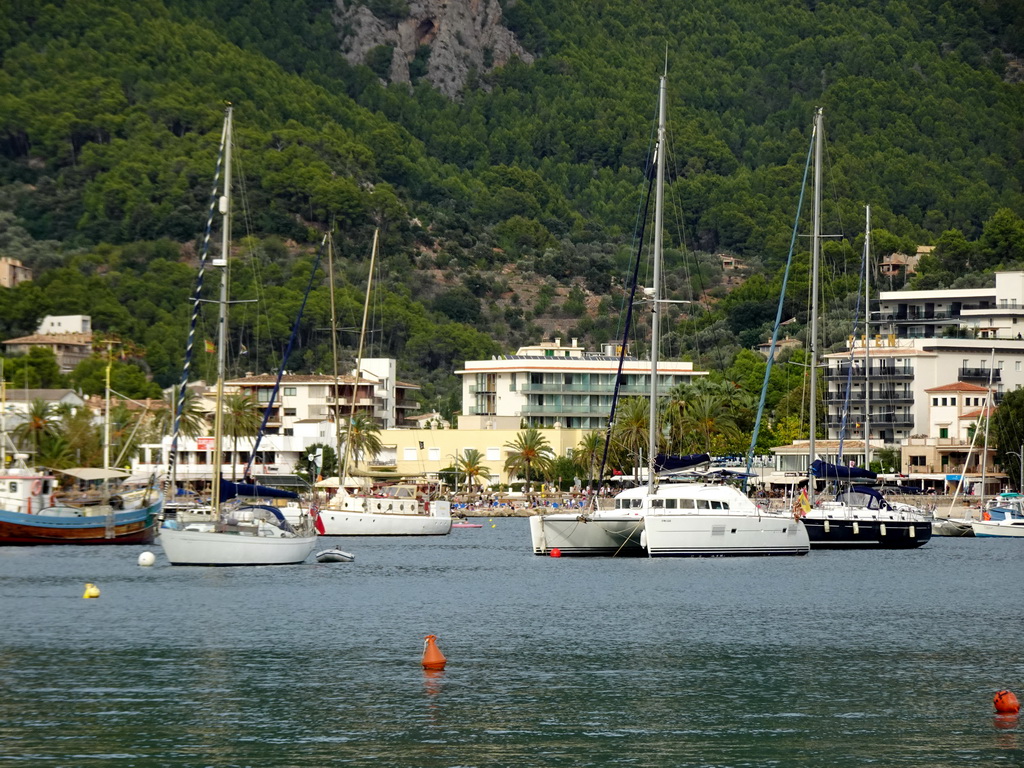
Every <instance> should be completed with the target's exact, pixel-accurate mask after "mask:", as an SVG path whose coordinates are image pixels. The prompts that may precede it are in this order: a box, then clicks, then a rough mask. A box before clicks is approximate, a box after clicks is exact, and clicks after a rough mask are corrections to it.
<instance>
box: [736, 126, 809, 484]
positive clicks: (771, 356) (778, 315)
mask: <svg viewBox="0 0 1024 768" xmlns="http://www.w3.org/2000/svg"><path fill="white" fill-rule="evenodd" d="M813 151H814V135H813V132H812V134H811V142H810V145H809V146H808V147H807V160H806V161H805V163H804V175H803V179H802V180H801V182H800V197H799V199H798V200H797V204H796V216H795V217H794V219H793V231H792V234H791V235H790V238H789V255H788V256H787V257H786V269H785V271H784V272H783V273H782V288H781V289H780V291H779V306H778V308H777V309H776V311H775V326H774V327H773V328H772V342H771V345H770V346H769V347H768V362H767V363H766V365H765V369H764V381H763V383H762V384H761V399H760V401H759V402H758V404H757V416H756V417H755V419H754V431H753V433H752V434H751V437H750V448H749V449H748V450H747V473H749V472H750V468H751V467H752V466H753V463H754V451H755V450H756V448H757V438H758V435H759V434H760V431H761V417H762V416H763V415H764V404H765V400H766V399H767V396H768V382H769V380H770V376H771V372H772V364H773V363H774V362H775V348H776V346H777V344H778V341H779V330H780V329H781V328H782V309H783V303H784V301H785V299H786V286H787V285H788V283H789V271H790V269H791V268H792V266H793V254H794V253H795V252H796V240H797V233H798V232H799V231H800V214H801V213H802V212H803V206H804V196H805V194H806V192H807V175H808V172H809V171H810V168H811V157H812V154H813ZM812 375H813V371H812ZM800 405H801V408H800V412H801V415H802V414H803V399H802V398H801V402H800Z"/></svg>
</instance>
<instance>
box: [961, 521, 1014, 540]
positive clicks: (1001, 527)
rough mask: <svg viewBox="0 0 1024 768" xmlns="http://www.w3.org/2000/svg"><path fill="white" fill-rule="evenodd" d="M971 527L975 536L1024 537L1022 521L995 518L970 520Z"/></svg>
mask: <svg viewBox="0 0 1024 768" xmlns="http://www.w3.org/2000/svg"><path fill="white" fill-rule="evenodd" d="M971 528H972V529H973V530H974V535H975V536H1005V537H1007V538H1024V523H1020V522H1014V523H1010V522H1006V521H999V522H996V521H995V520H972V521H971Z"/></svg>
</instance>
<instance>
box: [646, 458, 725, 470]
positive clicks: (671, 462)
mask: <svg viewBox="0 0 1024 768" xmlns="http://www.w3.org/2000/svg"><path fill="white" fill-rule="evenodd" d="M710 462H711V456H710V455H708V454H706V453H691V454H689V455H688V456H676V455H674V454H667V453H659V454H658V455H657V456H655V457H654V471H655V472H682V471H683V470H686V469H690V468H691V467H697V466H700V465H701V464H708V463H710Z"/></svg>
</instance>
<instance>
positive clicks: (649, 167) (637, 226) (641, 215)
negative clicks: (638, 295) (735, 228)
mask: <svg viewBox="0 0 1024 768" xmlns="http://www.w3.org/2000/svg"><path fill="white" fill-rule="evenodd" d="M650 125H651V130H650V133H649V134H648V137H647V155H646V157H645V165H644V169H643V173H644V175H645V176H646V177H647V178H648V181H649V182H651V183H653V178H654V176H653V174H654V152H655V151H656V145H657V135H658V99H657V98H656V99H655V100H654V112H653V114H652V115H651V121H650ZM649 197H650V186H648V193H647V198H648V199H645V198H643V197H641V198H640V200H638V201H637V206H636V216H635V217H634V220H633V240H632V242H631V243H630V251H633V250H634V249H638V248H640V247H641V244H642V243H643V231H644V227H645V226H646V220H647V204H648V202H649ZM631 271H632V274H633V277H632V278H629V275H630V272H631ZM623 278H624V280H623V284H624V285H626V286H629V285H630V282H629V280H630V279H632V280H633V282H634V283H635V281H636V268H634V269H632V270H630V265H629V262H627V263H626V271H625V274H624V275H623ZM634 292H635V291H634ZM632 302H633V299H632V295H631V294H629V292H628V291H623V292H622V303H620V304H619V319H618V324H617V326H616V329H615V330H616V332H617V333H616V336H622V337H623V343H624V344H625V343H626V342H627V340H628V337H626V327H628V326H624V323H626V322H628V321H627V320H625V318H628V317H629V316H630V315H631V314H632V313H631V311H629V310H628V309H627V307H628V306H631V305H632Z"/></svg>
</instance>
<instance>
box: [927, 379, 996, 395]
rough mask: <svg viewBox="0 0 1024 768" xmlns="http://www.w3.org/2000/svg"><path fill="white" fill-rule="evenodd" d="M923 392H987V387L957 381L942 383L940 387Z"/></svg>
mask: <svg viewBox="0 0 1024 768" xmlns="http://www.w3.org/2000/svg"><path fill="white" fill-rule="evenodd" d="M925 392H988V387H982V386H979V385H978V384H969V383H967V382H966V381H957V382H955V383H953V384H943V385H942V386H941V387H932V388H931V389H926V390H925Z"/></svg>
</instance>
